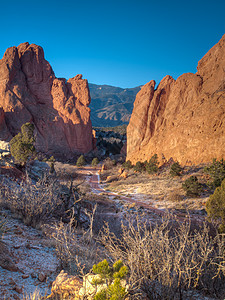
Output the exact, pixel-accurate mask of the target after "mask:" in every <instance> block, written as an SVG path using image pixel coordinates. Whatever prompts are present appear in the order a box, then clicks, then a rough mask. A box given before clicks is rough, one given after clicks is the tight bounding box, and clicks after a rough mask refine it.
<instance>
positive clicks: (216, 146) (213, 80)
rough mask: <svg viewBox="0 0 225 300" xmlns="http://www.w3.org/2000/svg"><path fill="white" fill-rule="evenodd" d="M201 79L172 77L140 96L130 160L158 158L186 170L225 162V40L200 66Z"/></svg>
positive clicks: (129, 134)
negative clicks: (156, 155)
mask: <svg viewBox="0 0 225 300" xmlns="http://www.w3.org/2000/svg"><path fill="white" fill-rule="evenodd" d="M197 70H198V71H197V73H196V74H192V73H187V74H183V75H181V76H180V77H179V78H178V79H177V80H176V81H175V80H174V79H173V78H172V77H170V76H166V77H165V78H164V79H163V80H162V81H161V82H160V84H159V86H158V87H157V89H155V81H150V82H149V83H147V84H146V85H145V86H144V87H143V88H142V89H141V91H140V92H139V93H138V94H137V97H136V100H135V103H134V108H133V112H132V116H131V119H130V123H129V125H128V128H127V160H131V161H132V163H135V162H137V161H139V160H140V161H145V160H148V159H149V158H151V156H152V155H154V154H155V153H156V154H158V156H159V159H160V160H161V162H162V160H163V158H165V159H166V160H169V159H170V158H171V157H172V158H173V159H174V160H177V161H179V162H180V163H181V164H198V163H202V162H209V161H211V159H212V158H217V159H221V158H225V35H224V36H223V37H222V39H221V40H220V41H219V43H218V44H216V45H215V46H214V47H213V48H212V49H211V50H210V51H209V52H208V53H207V54H206V55H205V56H204V57H203V58H202V59H201V60H200V61H199V63H198V68H197Z"/></svg>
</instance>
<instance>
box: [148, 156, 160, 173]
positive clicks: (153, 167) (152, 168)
mask: <svg viewBox="0 0 225 300" xmlns="http://www.w3.org/2000/svg"><path fill="white" fill-rule="evenodd" d="M145 169H146V171H147V172H148V173H149V174H154V173H157V172H158V169H159V162H158V155H157V154H154V155H153V156H152V157H151V158H150V160H149V162H147V163H146V165H145Z"/></svg>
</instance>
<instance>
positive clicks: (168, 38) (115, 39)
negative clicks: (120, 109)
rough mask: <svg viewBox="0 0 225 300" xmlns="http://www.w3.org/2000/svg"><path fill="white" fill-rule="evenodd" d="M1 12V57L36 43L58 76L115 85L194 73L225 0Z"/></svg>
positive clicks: (223, 22)
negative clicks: (7, 51)
mask: <svg viewBox="0 0 225 300" xmlns="http://www.w3.org/2000/svg"><path fill="white" fill-rule="evenodd" d="M0 9H1V18H0V26H1V35H0V57H2V56H3V54H4V52H5V50H6V49H7V48H8V47H10V46H14V45H15V46H17V45H19V44H20V43H22V42H29V43H35V44H38V45H41V46H42V47H43V48H44V51H45V58H46V59H47V60H48V61H49V62H50V64H51V65H52V67H53V70H54V72H55V74H56V76H57V77H65V78H67V79H68V78H70V77H74V76H75V75H76V74H79V73H81V74H83V76H84V78H87V79H88V81H89V82H91V83H96V84H109V85H115V86H120V87H135V86H138V85H142V84H145V83H146V82H148V81H150V80H152V79H155V80H156V82H157V83H159V81H160V80H161V79H162V78H163V77H164V76H165V75H167V74H169V75H171V76H173V77H174V78H175V79H176V78H177V77H178V76H180V75H181V74H182V73H186V72H194V73H195V72H196V67H197V63H198V61H199V60H200V59H201V58H202V56H203V55H204V54H205V53H206V52H207V51H208V50H209V49H210V48H211V47H212V46H213V45H214V44H216V43H217V42H218V41H219V39H220V38H221V37H222V35H223V34H224V33H225V0H214V1H212V0H210V1H208V0H205V1H202V0H188V1H182V0H179V1H173V0H171V1H168V0H167V1H157V0H154V1H152V0H149V1H145V0H135V1H134V0H129V1H127V0H120V1H118V0H113V1H111V0H104V1H98V0H92V1H90V0H79V1H76V0H74V1H72V0H70V1H66V0H65V1H62V0H60V1H58V0H55V1H48V0H45V1H43V0H38V1H31V0H29V1H23V0H21V1H14V0H11V1H1V3H0Z"/></svg>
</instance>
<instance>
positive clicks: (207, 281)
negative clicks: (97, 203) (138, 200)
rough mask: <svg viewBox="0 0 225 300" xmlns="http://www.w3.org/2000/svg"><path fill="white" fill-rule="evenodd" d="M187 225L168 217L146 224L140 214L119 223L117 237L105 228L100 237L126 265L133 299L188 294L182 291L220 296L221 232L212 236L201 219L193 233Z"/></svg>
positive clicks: (224, 276) (224, 263)
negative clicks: (200, 224)
mask: <svg viewBox="0 0 225 300" xmlns="http://www.w3.org/2000/svg"><path fill="white" fill-rule="evenodd" d="M190 228H191V224H190V222H185V223H182V224H181V223H178V222H177V221H176V220H173V219H170V218H167V219H165V220H164V221H163V222H162V223H158V224H156V225H155V226H154V227H151V225H149V224H148V222H146V221H145V218H144V216H140V215H137V216H136V218H134V217H130V218H128V220H126V221H125V222H124V223H123V226H122V229H123V234H122V236H121V237H120V238H119V239H118V238H117V237H116V236H115V235H114V234H112V233H111V231H110V230H109V228H108V226H106V227H105V228H104V231H103V232H102V233H101V237H100V241H101V243H102V244H103V245H104V246H105V247H106V249H107V250H108V252H109V255H110V257H113V259H114V260H118V259H121V260H122V261H123V262H124V264H125V265H126V266H127V267H128V268H129V284H130V293H131V294H133V299H139V298H140V299H143V298H144V297H147V299H171V300H172V299H191V297H190V298H185V294H186V292H187V291H189V292H190V293H189V294H192V295H193V294H194V293H196V292H201V293H205V294H208V295H211V296H213V297H216V298H217V297H218V298H219V299H223V297H224V296H225V286H224V280H225V237H224V236H219V235H217V236H215V237H214V238H213V237H212V236H210V231H209V229H208V228H207V226H206V225H205V224H203V225H202V227H201V228H200V229H199V230H198V231H195V232H191V230H190Z"/></svg>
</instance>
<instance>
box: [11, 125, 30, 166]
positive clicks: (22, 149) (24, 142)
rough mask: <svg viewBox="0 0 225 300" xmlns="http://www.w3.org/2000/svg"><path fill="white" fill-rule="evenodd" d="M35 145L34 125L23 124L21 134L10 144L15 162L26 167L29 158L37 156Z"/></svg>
mask: <svg viewBox="0 0 225 300" xmlns="http://www.w3.org/2000/svg"><path fill="white" fill-rule="evenodd" d="M34 143H35V138H34V125H33V124H32V123H26V124H23V125H22V127H21V132H19V133H18V134H17V135H16V136H14V137H13V138H12V139H11V141H10V142H9V144H10V152H11V154H12V156H13V157H14V159H15V161H16V162H18V163H19V164H21V165H25V164H26V162H27V160H28V158H29V157H31V156H34V155H35V147H34Z"/></svg>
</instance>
